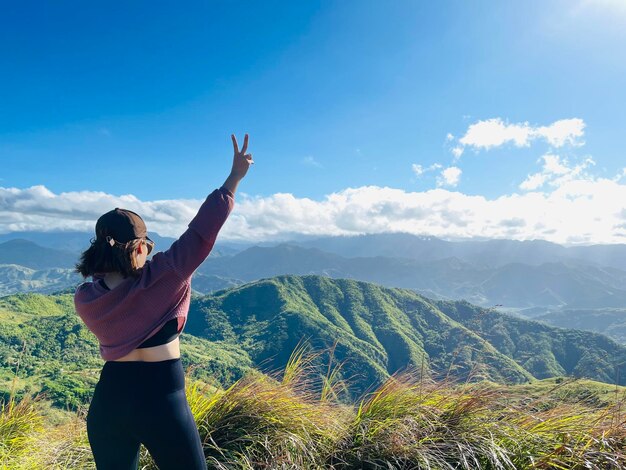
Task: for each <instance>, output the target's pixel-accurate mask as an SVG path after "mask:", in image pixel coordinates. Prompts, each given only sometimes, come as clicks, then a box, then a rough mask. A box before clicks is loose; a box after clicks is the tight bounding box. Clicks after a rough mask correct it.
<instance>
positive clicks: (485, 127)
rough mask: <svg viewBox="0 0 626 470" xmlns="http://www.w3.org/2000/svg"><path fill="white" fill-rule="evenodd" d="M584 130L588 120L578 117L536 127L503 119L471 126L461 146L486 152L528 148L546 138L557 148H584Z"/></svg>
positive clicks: (462, 138)
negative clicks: (498, 149) (506, 145)
mask: <svg viewBox="0 0 626 470" xmlns="http://www.w3.org/2000/svg"><path fill="white" fill-rule="evenodd" d="M584 128H585V123H584V121H583V120H582V119H578V118H574V119H561V120H559V121H556V122H554V123H552V124H550V125H549V126H539V127H533V126H531V125H530V124H529V123H528V122H524V123H519V124H509V123H505V122H504V121H503V120H502V119H501V118H494V119H487V120H485V121H478V122H475V123H474V124H471V125H470V126H469V127H468V128H467V131H466V132H465V135H464V136H463V137H461V138H460V139H459V143H460V144H461V145H462V146H464V147H474V148H476V149H486V150H489V149H491V148H495V147H500V146H501V145H504V144H507V143H513V144H514V145H515V146H517V147H527V146H529V145H530V143H531V142H532V141H533V140H537V139H543V140H545V141H546V142H548V144H550V145H551V146H552V147H555V148H558V147H562V146H564V145H566V144H569V145H575V146H580V145H583V144H584V142H582V141H581V140H580V139H581V138H582V137H583V135H584ZM453 152H454V150H453Z"/></svg>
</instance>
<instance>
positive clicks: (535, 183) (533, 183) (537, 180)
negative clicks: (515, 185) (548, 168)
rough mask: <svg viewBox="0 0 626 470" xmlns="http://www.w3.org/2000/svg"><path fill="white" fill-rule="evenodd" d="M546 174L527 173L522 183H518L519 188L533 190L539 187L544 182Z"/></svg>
mask: <svg viewBox="0 0 626 470" xmlns="http://www.w3.org/2000/svg"><path fill="white" fill-rule="evenodd" d="M546 179H547V177H546V175H544V174H543V173H535V174H534V175H528V178H526V179H525V180H524V181H523V182H522V184H520V185H519V187H520V189H524V190H526V191H534V190H535V189H538V188H540V187H541V186H543V185H544V183H545V182H546Z"/></svg>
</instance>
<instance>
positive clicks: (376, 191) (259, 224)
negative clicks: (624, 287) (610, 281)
mask: <svg viewBox="0 0 626 470" xmlns="http://www.w3.org/2000/svg"><path fill="white" fill-rule="evenodd" d="M559 162H560V164H561V165H563V166H566V167H568V168H570V170H571V171H570V172H569V173H567V174H561V175H558V174H555V173H550V174H549V175H548V173H546V177H548V176H549V177H550V178H551V179H550V182H551V183H549V184H547V187H548V188H550V190H549V191H544V192H535V191H531V192H524V193H522V194H518V193H513V194H509V195H504V196H501V197H497V198H492V199H489V198H486V197H484V196H474V195H466V194H463V193H460V192H456V191H450V190H446V189H443V188H437V189H432V190H428V191H413V192H407V191H404V190H401V189H394V188H389V187H379V186H362V187H357V188H346V189H343V190H341V191H338V192H334V193H331V194H328V195H326V196H325V197H324V198H322V199H321V200H319V201H318V200H312V199H309V198H298V197H295V196H294V195H292V194H288V193H276V194H273V195H271V196H267V197H245V195H244V194H243V193H240V192H238V193H237V195H236V203H235V208H234V210H233V212H232V213H231V215H230V217H229V219H228V220H227V221H226V223H225V224H224V226H223V227H222V230H221V232H220V238H219V239H221V240H254V241H269V240H284V239H287V238H290V237H294V238H296V237H297V236H298V235H310V236H325V235H329V236H333V235H356V234H362V233H382V232H400V231H404V232H409V233H414V234H418V235H431V236H437V237H442V238H447V239H457V238H466V237H487V238H509V239H517V240H529V239H545V240H549V241H553V242H557V243H623V242H625V241H626V228H625V227H626V225H625V223H626V211H625V210H624V209H625V207H626V206H625V203H624V201H626V184H620V183H619V181H616V180H613V179H610V178H595V179H594V178H590V177H587V176H585V172H584V169H583V170H576V168H577V167H580V166H581V165H590V163H588V162H587V163H585V162H583V163H580V164H576V165H574V164H569V163H567V164H566V163H565V162H564V160H562V159H561V160H559ZM544 163H545V159H544ZM549 168H553V167H551V166H549ZM556 168H558V167H556ZM542 174H543V171H542ZM572 175H574V176H572ZM567 177H569V179H567ZM558 178H565V179H562V180H561V181H560V183H559V184H558V185H553V184H552V183H554V181H553V180H556V179H558ZM201 202H202V200H201V199H197V200H160V201H141V200H139V199H137V198H136V197H135V196H133V195H121V196H116V195H111V194H106V193H101V192H94V191H79V192H66V193H60V194H55V193H53V192H51V191H50V190H48V189H47V188H45V187H44V186H33V187H31V188H26V189H18V188H2V187H0V233H6V232H11V231H19V230H40V231H46V230H62V229H64V230H84V231H90V232H92V231H93V229H94V226H95V221H96V219H97V218H98V217H99V216H100V215H101V214H103V213H104V212H107V211H109V210H111V209H112V208H114V207H124V208H128V209H131V210H134V211H136V212H137V213H139V214H140V215H141V216H142V217H143V218H144V220H145V221H146V224H147V226H148V230H149V231H151V232H157V233H159V234H161V235H165V236H173V237H175V236H178V235H180V234H181V233H182V232H183V231H184V230H185V228H186V226H187V224H188V223H189V221H190V220H191V219H192V218H193V216H194V215H195V213H196V211H197V209H198V207H199V206H200V204H201Z"/></svg>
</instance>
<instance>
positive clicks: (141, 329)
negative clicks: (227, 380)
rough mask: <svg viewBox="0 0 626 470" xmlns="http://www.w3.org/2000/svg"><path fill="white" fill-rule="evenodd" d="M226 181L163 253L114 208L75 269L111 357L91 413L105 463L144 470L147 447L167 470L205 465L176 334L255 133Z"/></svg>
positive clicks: (81, 299) (94, 444) (94, 328)
mask: <svg viewBox="0 0 626 470" xmlns="http://www.w3.org/2000/svg"><path fill="white" fill-rule="evenodd" d="M231 138H232V141H233V147H234V150H235V155H234V157H233V165H232V170H231V173H230V175H229V176H228V178H227V179H226V181H225V182H224V184H223V185H222V186H221V187H220V188H219V189H216V190H214V191H213V192H212V193H211V194H209V196H208V197H207V198H206V200H205V201H204V202H203V204H202V206H201V207H200V209H199V210H198V213H197V214H196V216H195V217H194V218H193V220H192V221H191V222H190V223H189V228H188V229H187V230H186V231H185V233H183V234H182V235H181V236H180V238H178V240H176V241H175V242H174V243H172V246H171V247H170V248H169V249H168V250H167V251H165V252H159V253H155V255H154V256H153V257H152V259H151V260H146V257H147V256H148V255H149V254H150V252H151V251H152V248H153V246H154V243H153V242H152V240H150V238H148V234H147V231H146V226H145V224H144V222H143V220H142V219H141V217H139V215H137V214H136V213H134V212H132V211H129V210H125V209H119V208H116V209H114V210H112V211H110V212H107V213H106V214H104V215H102V216H101V217H100V218H99V219H98V221H97V223H96V237H95V239H92V242H91V246H90V247H89V248H88V249H87V250H86V251H85V252H84V253H83V254H82V255H81V260H80V262H79V263H78V264H77V265H76V271H78V272H79V273H80V274H82V275H83V277H84V278H87V277H88V276H92V278H93V282H84V283H82V284H81V285H79V286H78V287H77V289H76V293H75V295H74V303H75V306H76V312H77V313H78V315H79V316H80V317H81V318H82V320H83V321H84V322H85V324H86V326H87V327H88V328H89V330H90V331H91V332H92V333H94V334H95V336H96V337H97V338H98V341H99V343H100V355H101V356H102V358H103V359H104V360H105V361H106V362H105V364H104V367H103V368H102V371H101V372H100V379H99V381H98V384H97V385H96V389H95V392H94V396H93V398H92V400H91V405H90V407H89V412H88V414H87V435H88V438H89V444H90V445H91V449H92V452H93V455H94V459H95V462H96V467H97V468H98V470H108V469H115V470H126V469H133V470H135V469H137V466H138V463H139V447H140V444H144V446H145V447H146V448H147V449H148V451H149V452H150V455H151V456H152V458H153V459H154V461H155V463H156V464H157V466H158V467H159V469H161V470H170V469H171V470H174V469H176V470H178V469H185V470H195V469H206V468H207V465H206V459H205V456H204V452H203V448H202V443H201V442H200V434H199V432H198V427H197V426H196V423H195V420H194V418H193V415H192V413H191V409H190V407H189V403H188V402H187V397H186V395H185V376H184V371H183V368H182V363H181V359H180V345H179V340H178V335H179V334H180V332H181V331H182V330H183V328H184V326H185V323H186V320H187V313H188V311H189V302H190V295H191V287H190V286H191V284H190V283H191V275H192V274H193V272H194V271H195V270H196V268H197V267H198V266H199V265H200V264H201V263H202V262H203V261H204V260H205V259H206V257H207V256H208V255H209V253H210V252H211V250H212V248H213V245H214V243H215V240H216V238H217V235H218V232H219V231H220V229H221V227H222V225H223V224H224V222H225V221H226V219H227V218H228V216H229V214H230V212H231V211H232V209H233V206H234V203H235V200H234V195H235V191H236V189H237V185H238V184H239V181H241V179H242V178H243V177H244V176H245V175H246V173H247V171H248V168H249V167H250V165H251V164H252V163H254V162H253V161H252V154H246V150H247V148H248V134H246V135H245V138H244V143H243V148H242V149H241V151H239V148H238V145H237V139H236V138H235V136H234V135H232V136H231Z"/></svg>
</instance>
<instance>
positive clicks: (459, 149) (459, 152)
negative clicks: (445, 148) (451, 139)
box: [452, 146, 464, 161]
mask: <svg viewBox="0 0 626 470" xmlns="http://www.w3.org/2000/svg"><path fill="white" fill-rule="evenodd" d="M463 150H464V149H463V147H461V146H458V147H454V148H453V149H452V154H453V155H454V160H455V161H456V160H458V159H459V158H461V155H463Z"/></svg>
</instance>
